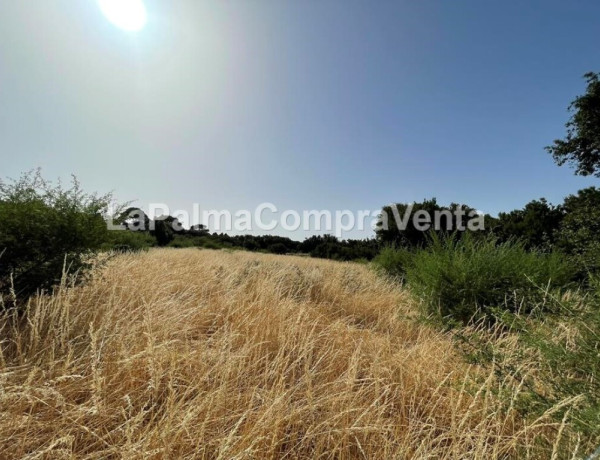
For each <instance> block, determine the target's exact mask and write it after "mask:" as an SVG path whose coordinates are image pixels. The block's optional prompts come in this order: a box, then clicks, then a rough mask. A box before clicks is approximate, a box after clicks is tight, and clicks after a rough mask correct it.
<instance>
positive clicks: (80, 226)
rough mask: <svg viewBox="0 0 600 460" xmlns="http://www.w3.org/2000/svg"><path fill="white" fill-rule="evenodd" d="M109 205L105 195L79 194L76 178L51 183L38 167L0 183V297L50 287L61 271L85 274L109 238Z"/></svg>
mask: <svg viewBox="0 0 600 460" xmlns="http://www.w3.org/2000/svg"><path fill="white" fill-rule="evenodd" d="M109 203H110V196H109V195H106V196H100V197H99V196H97V195H88V194H85V193H83V191H82V190H81V188H80V186H79V183H78V182H77V180H76V179H75V178H73V181H72V184H71V186H70V187H69V188H64V187H63V186H62V185H61V184H60V183H59V184H58V185H56V186H53V185H52V184H50V183H49V182H47V181H45V180H44V179H43V178H42V177H41V175H40V172H39V170H38V171H33V172H29V173H26V174H24V175H22V176H21V178H20V179H18V180H10V181H8V182H4V181H0V299H1V298H3V297H5V296H6V295H7V294H11V295H16V297H17V298H21V299H23V298H26V297H27V296H29V295H31V294H32V293H34V292H36V290H37V289H40V288H42V289H44V288H49V287H51V286H52V285H53V284H55V283H57V282H58V281H60V279H61V276H62V274H63V269H67V270H69V272H71V273H74V272H78V273H79V274H82V273H83V272H85V270H86V268H88V267H89V266H90V264H89V258H88V257H87V256H88V255H89V254H90V253H91V252H92V251H94V250H97V249H99V248H100V246H101V245H102V243H103V242H105V241H106V239H107V234H108V230H107V227H106V222H105V221H104V219H103V214H104V213H105V212H106V211H107V209H108V205H109ZM13 289H14V291H13Z"/></svg>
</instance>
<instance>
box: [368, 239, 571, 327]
mask: <svg viewBox="0 0 600 460" xmlns="http://www.w3.org/2000/svg"><path fill="white" fill-rule="evenodd" d="M391 251H392V250H387V251H386V252H384V253H383V254H382V257H381V259H378V263H379V264H380V266H382V267H384V268H385V269H386V271H388V272H389V273H392V274H398V273H405V279H406V281H407V283H408V285H409V287H410V288H411V289H412V290H413V291H415V292H416V293H417V294H418V296H419V297H420V298H421V299H423V301H424V305H425V307H426V310H427V313H429V314H435V315H439V316H441V317H446V318H450V319H454V320H457V321H460V322H463V323H465V322H468V321H469V320H470V319H471V318H473V317H482V316H483V317H486V318H492V316H493V315H492V314H491V313H492V312H493V311H494V310H495V309H497V308H501V309H507V310H509V311H523V312H526V310H527V309H528V308H530V306H531V305H534V304H535V305H539V304H540V302H542V305H543V298H544V295H545V292H546V290H547V289H555V288H564V287H568V286H570V284H571V283H572V281H573V279H574V278H575V268H574V267H573V264H572V263H571V262H570V261H569V260H568V259H566V258H565V257H564V256H563V255H561V254H559V253H550V254H544V253H541V252H536V251H526V250H525V248H524V247H523V245H522V244H521V243H519V242H515V241H508V242H505V243H498V242H497V240H496V239H494V238H492V237H488V238H483V239H481V238H473V237H471V236H470V235H468V234H467V235H464V236H463V237H462V238H460V239H457V238H455V237H452V236H450V237H443V238H438V237H436V236H435V235H433V236H432V237H431V241H430V244H429V245H428V246H427V247H426V248H424V249H420V250H417V251H416V252H414V253H409V252H407V251H404V250H399V251H395V252H391Z"/></svg>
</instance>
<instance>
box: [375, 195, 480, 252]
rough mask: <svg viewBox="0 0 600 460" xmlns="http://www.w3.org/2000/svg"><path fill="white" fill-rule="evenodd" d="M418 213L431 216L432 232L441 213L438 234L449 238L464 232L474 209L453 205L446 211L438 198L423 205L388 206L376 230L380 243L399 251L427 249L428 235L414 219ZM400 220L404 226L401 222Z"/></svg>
mask: <svg viewBox="0 0 600 460" xmlns="http://www.w3.org/2000/svg"><path fill="white" fill-rule="evenodd" d="M458 210H460V211H461V214H462V216H461V218H460V222H459V218H458V216H457V213H456V211H458ZM419 212H421V213H423V212H424V213H426V214H427V215H428V216H430V218H431V229H433V228H434V223H435V214H436V212H437V213H439V216H440V218H439V224H440V229H439V231H438V233H439V234H440V235H441V234H449V233H452V232H453V231H459V232H462V231H464V230H465V229H466V227H465V226H466V224H467V221H468V219H469V216H470V215H471V216H472V215H473V213H474V212H475V209H473V208H471V207H469V206H465V205H460V204H456V203H452V204H451V205H450V206H447V207H445V206H440V205H439V204H438V202H437V200H436V199H435V198H432V199H430V200H424V201H423V202H421V203H412V204H408V203H398V204H394V205H390V206H385V207H384V208H383V209H382V213H381V214H380V216H379V220H378V222H377V226H376V230H375V234H376V236H377V240H378V241H379V242H380V243H382V244H384V245H394V246H398V247H400V246H402V247H422V246H424V245H426V244H427V242H428V241H429V239H428V238H429V237H428V233H429V232H426V231H423V230H422V229H421V228H418V227H417V226H416V225H415V219H414V218H413V217H415V214H417V213H419ZM407 213H408V214H407ZM405 216H406V217H407V218H405ZM401 220H402V222H400V221H401ZM398 224H401V225H402V224H404V225H405V227H404V228H402V227H401V225H400V226H399V225H398ZM386 226H387V228H386Z"/></svg>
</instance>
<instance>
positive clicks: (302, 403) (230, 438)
mask: <svg viewBox="0 0 600 460" xmlns="http://www.w3.org/2000/svg"><path fill="white" fill-rule="evenodd" d="M29 309H30V311H29V322H27V323H23V324H21V325H18V326H14V325H11V322H10V321H9V320H8V319H6V318H4V319H2V323H1V324H2V326H3V331H2V336H3V338H4V344H3V353H2V356H1V357H0V365H1V373H0V458H20V457H23V456H26V455H29V457H28V458H74V457H77V458H80V457H81V458H122V457H125V458H165V459H166V458H192V457H193V458H211V459H212V458H214V459H216V458H223V459H225V458H267V459H268V458H273V459H275V458H282V457H287V458H318V457H324V458H340V459H341V458H365V457H366V458H374V459H375V458H377V459H385V458H423V457H426V456H427V457H428V458H457V459H458V458H465V457H469V458H482V459H483V458H485V459H489V458H499V457H503V458H506V457H515V458H517V457H518V458H523V457H524V456H527V455H528V456H531V457H537V456H539V457H540V458H548V457H549V456H550V451H540V450H538V447H539V445H540V440H543V441H544V444H545V445H547V446H549V447H548V448H549V449H551V448H552V445H553V443H554V438H555V437H556V436H558V433H560V432H561V431H562V430H560V429H559V428H560V427H557V426H556V425H553V424H551V423H550V422H549V421H547V420H546V419H544V418H543V417H542V418H540V419H538V420H536V421H530V422H527V423H526V422H524V421H523V420H522V419H521V418H520V417H518V416H517V414H516V413H515V412H514V411H513V410H512V409H511V406H510V401H511V400H512V399H514V398H513V396H516V395H517V394H518V392H519V388H518V384H519V382H518V381H515V380H514V379H506V380H503V381H496V380H495V379H494V376H493V374H488V373H487V372H485V373H484V372H482V371H481V370H480V369H478V368H476V367H473V366H468V365H467V364H465V363H464V361H463V360H462V359H461V358H460V356H459V355H458V354H457V353H456V351H455V349H454V347H453V344H452V341H451V339H450V338H449V337H448V336H445V335H443V334H441V333H439V332H436V331H434V330H433V329H431V328H429V327H427V326H425V325H419V324H417V323H416V322H414V321H412V320H410V319H408V318H407V316H410V315H411V311H412V310H413V309H412V307H411V299H410V298H409V297H408V295H407V294H405V293H403V292H402V291H401V290H399V289H398V288H397V286H395V285H392V284H390V282H388V281H385V280H384V279H383V278H379V277H377V276H376V275H375V274H374V273H373V272H372V271H370V270H369V269H368V267H365V266H362V265H358V264H342V263H336V262H331V261H324V260H314V259H306V258H300V257H291V256H272V255H257V254H249V253H243V252H236V253H226V252H221V251H210V250H203V251H200V250H196V249H182V250H169V249H162V250H153V251H150V252H148V253H143V254H134V255H123V256H119V257H117V258H116V259H114V260H113V261H111V262H110V263H109V265H108V267H107V268H106V269H104V270H103V271H102V272H98V273H97V275H96V278H95V279H94V280H93V281H92V282H91V283H90V284H88V285H87V286H85V287H82V288H76V289H63V290H62V291H61V292H59V293H57V294H55V295H54V296H51V297H50V296H49V297H44V298H40V299H37V300H36V301H34V302H32V303H31V304H30V306H29ZM498 393H501V394H502V395H503V398H502V401H500V400H499V399H498V398H497V397H496V396H495V395H496V394H498Z"/></svg>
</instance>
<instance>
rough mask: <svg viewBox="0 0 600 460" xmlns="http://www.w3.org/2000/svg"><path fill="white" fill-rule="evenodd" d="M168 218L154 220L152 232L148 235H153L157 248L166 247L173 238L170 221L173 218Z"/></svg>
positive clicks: (173, 233) (171, 222)
mask: <svg viewBox="0 0 600 460" xmlns="http://www.w3.org/2000/svg"><path fill="white" fill-rule="evenodd" d="M169 217H170V216H165V217H158V218H156V219H155V220H154V230H152V231H151V232H150V233H151V234H153V235H154V237H155V238H156V243H157V244H158V245H159V246H166V245H168V244H169V243H170V242H171V241H173V239H174V238H175V230H174V229H173V221H172V220H171V219H173V218H172V217H171V219H169Z"/></svg>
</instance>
